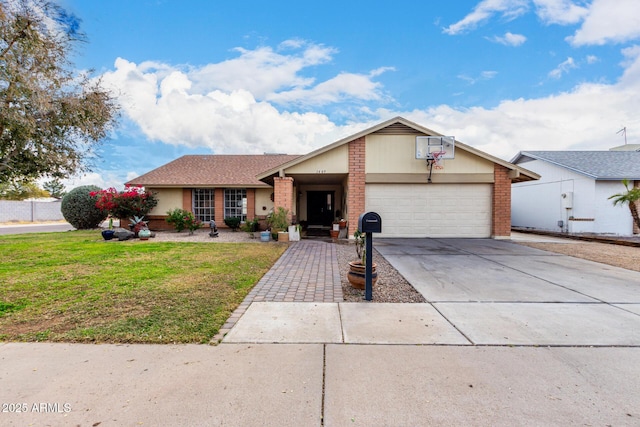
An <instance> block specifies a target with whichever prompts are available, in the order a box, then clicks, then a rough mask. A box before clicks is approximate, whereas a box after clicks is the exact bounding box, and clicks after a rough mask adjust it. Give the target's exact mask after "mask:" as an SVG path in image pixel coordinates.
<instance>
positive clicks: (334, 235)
mask: <svg viewBox="0 0 640 427" xmlns="http://www.w3.org/2000/svg"><path fill="white" fill-rule="evenodd" d="M329 234H331V238H332V239H337V238H338V235H339V234H340V230H329Z"/></svg>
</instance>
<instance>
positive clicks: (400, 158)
mask: <svg viewBox="0 0 640 427" xmlns="http://www.w3.org/2000/svg"><path fill="white" fill-rule="evenodd" d="M366 146H367V158H366V162H365V172H366V173H367V174H377V173H391V174H425V173H427V172H428V169H427V165H426V163H427V162H426V160H422V159H416V158H415V157H416V137H415V135H367V137H366ZM442 165H443V168H442V169H436V168H435V167H434V168H433V174H434V175H435V174H491V175H493V162H490V161H488V160H485V159H482V158H479V157H477V156H475V155H472V154H470V153H467V152H466V151H462V150H457V149H456V150H455V158H454V159H449V160H443V163H442Z"/></svg>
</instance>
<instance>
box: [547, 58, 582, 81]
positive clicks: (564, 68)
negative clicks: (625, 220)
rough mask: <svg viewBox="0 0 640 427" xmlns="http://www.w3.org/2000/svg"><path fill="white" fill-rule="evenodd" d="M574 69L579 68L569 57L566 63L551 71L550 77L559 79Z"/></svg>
mask: <svg viewBox="0 0 640 427" xmlns="http://www.w3.org/2000/svg"><path fill="white" fill-rule="evenodd" d="M573 68H578V66H577V65H576V62H575V61H574V60H573V58H571V57H568V58H567V59H566V60H565V61H564V62H562V63H560V64H559V65H558V66H557V67H556V68H554V69H553V70H551V71H549V77H551V78H554V79H559V78H560V77H562V75H563V74H566V73H568V72H569V70H571V69H573Z"/></svg>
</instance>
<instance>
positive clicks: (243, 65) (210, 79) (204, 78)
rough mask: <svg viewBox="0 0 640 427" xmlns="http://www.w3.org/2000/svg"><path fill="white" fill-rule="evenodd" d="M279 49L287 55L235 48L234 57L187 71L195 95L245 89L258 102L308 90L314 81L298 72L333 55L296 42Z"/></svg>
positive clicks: (319, 47) (330, 50) (329, 50)
mask: <svg viewBox="0 0 640 427" xmlns="http://www.w3.org/2000/svg"><path fill="white" fill-rule="evenodd" d="M280 48H281V49H282V50H286V51H288V52H289V53H288V54H283V53H278V52H275V51H274V50H273V49H272V48H271V47H268V46H264V47H260V48H257V49H254V50H248V49H244V48H236V49H235V52H238V53H239V54H240V55H239V56H238V57H237V58H233V59H229V60H226V61H223V62H220V63H216V64H208V65H206V66H204V67H202V68H197V69H193V70H191V71H190V72H189V78H190V80H191V81H192V82H193V90H194V91H196V92H198V93H206V92H210V91H213V90H222V91H225V92H231V91H234V90H247V91H249V92H251V93H252V94H253V95H254V96H255V97H256V98H257V99H262V98H264V97H265V96H267V95H268V94H271V93H274V92H277V91H279V90H283V89H292V88H303V87H309V86H311V85H313V84H314V80H313V79H312V78H305V77H302V76H300V75H299V72H300V71H301V70H302V69H304V68H305V67H310V66H315V65H320V64H324V63H326V62H329V61H330V60H331V58H332V55H333V54H335V53H336V52H337V51H336V49H334V48H330V47H325V46H322V45H317V44H310V43H305V42H302V41H300V40H289V41H286V42H283V43H281V44H280Z"/></svg>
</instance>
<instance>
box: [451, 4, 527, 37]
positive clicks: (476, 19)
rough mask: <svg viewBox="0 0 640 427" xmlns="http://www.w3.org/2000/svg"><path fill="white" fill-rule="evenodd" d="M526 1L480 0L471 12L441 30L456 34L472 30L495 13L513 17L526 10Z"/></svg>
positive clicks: (509, 17) (504, 16)
mask: <svg viewBox="0 0 640 427" xmlns="http://www.w3.org/2000/svg"><path fill="white" fill-rule="evenodd" d="M528 3H529V1H528V0H482V1H481V2H480V3H478V5H477V6H476V7H475V8H474V9H473V11H472V12H471V13H469V14H468V15H467V16H465V17H464V18H462V19H461V20H460V21H458V22H456V23H455V24H451V25H449V26H448V27H447V28H445V29H443V32H444V33H445V34H450V35H456V34H460V33H463V32H465V31H468V30H472V29H474V28H476V27H477V26H478V25H479V24H481V23H483V22H485V21H487V20H489V19H490V18H492V17H493V16H494V15H496V14H500V15H502V18H503V19H505V20H512V19H515V18H517V17H519V16H521V15H523V14H525V13H526V12H527V9H528Z"/></svg>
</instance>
